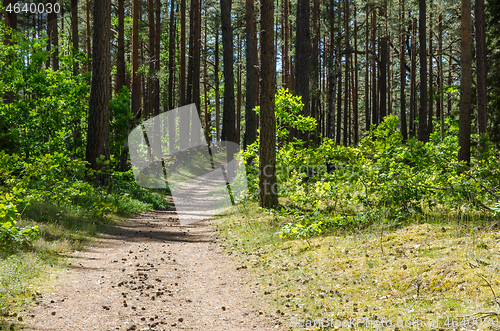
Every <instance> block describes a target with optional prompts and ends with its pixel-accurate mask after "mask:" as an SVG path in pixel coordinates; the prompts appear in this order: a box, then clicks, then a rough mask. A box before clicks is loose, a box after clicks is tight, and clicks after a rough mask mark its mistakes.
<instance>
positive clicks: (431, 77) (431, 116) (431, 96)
mask: <svg viewBox="0 0 500 331" xmlns="http://www.w3.org/2000/svg"><path fill="white" fill-rule="evenodd" d="M432 9H433V8H432V1H431V3H430V12H429V122H428V124H427V130H428V131H429V134H431V133H432V131H433V130H434V125H433V123H432V121H433V120H434V72H433V71H434V68H433V65H432V64H433V56H434V54H433V47H432V43H433V41H432V33H433V32H432V23H433V22H432Z"/></svg>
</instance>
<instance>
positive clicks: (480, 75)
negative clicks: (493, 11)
mask: <svg viewBox="0 0 500 331" xmlns="http://www.w3.org/2000/svg"><path fill="white" fill-rule="evenodd" d="M474 13H475V26H476V99H477V128H478V133H479V143H478V148H479V153H480V154H481V155H483V154H484V153H485V152H486V137H485V134H486V124H487V119H488V111H487V105H488V100H487V97H486V88H487V70H486V19H485V17H484V0H475V10H474Z"/></svg>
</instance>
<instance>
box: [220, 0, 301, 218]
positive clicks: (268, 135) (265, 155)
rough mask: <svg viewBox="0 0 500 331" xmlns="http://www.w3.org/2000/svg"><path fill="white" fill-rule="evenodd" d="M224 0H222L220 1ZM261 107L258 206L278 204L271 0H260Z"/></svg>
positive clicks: (272, 4) (267, 206) (272, 9)
mask: <svg viewBox="0 0 500 331" xmlns="http://www.w3.org/2000/svg"><path fill="white" fill-rule="evenodd" d="M223 1H226V0H222V1H221V2H223ZM299 1H300V0H299ZM260 3H261V29H260V31H261V32H260V40H261V46H260V52H261V53H260V54H261V74H262V80H261V91H262V96H261V106H260V147H259V156H260V164H259V167H260V171H259V172H260V175H259V206H260V207H262V208H268V209H271V208H276V207H277V206H278V185H277V181H276V118H275V115H274V93H275V90H276V65H275V55H274V40H273V39H274V36H273V32H274V1H273V0H261V1H260Z"/></svg>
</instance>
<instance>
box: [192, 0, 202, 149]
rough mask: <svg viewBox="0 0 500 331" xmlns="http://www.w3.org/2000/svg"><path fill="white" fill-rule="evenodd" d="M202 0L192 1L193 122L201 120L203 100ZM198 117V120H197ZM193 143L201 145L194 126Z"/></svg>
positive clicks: (199, 135) (199, 136)
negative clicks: (201, 83)
mask: <svg viewBox="0 0 500 331" xmlns="http://www.w3.org/2000/svg"><path fill="white" fill-rule="evenodd" d="M200 4H201V3H200V0H191V8H192V13H193V25H192V31H191V33H190V35H192V36H193V39H194V40H193V52H192V53H193V66H192V78H191V79H192V81H191V86H192V87H193V97H192V99H193V100H192V102H193V103H194V104H195V105H196V110H197V113H195V112H193V114H192V120H193V123H195V122H194V121H195V120H198V121H199V120H200V118H201V116H200V115H201V100H200V76H201V53H200V52H201V7H200ZM196 116H197V117H198V118H196ZM191 128H192V132H191V136H192V138H191V139H192V141H193V144H196V145H199V144H200V143H201V132H200V131H198V130H197V129H196V125H192V126H191Z"/></svg>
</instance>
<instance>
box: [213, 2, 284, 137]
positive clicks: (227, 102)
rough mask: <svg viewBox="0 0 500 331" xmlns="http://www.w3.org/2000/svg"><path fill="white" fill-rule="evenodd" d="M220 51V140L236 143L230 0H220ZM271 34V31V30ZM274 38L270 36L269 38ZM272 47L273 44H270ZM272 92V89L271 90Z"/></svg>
mask: <svg viewBox="0 0 500 331" xmlns="http://www.w3.org/2000/svg"><path fill="white" fill-rule="evenodd" d="M220 6H221V27H222V51H223V54H222V55H223V60H224V63H223V65H224V70H223V71H224V105H223V115H222V140H223V141H232V142H235V143H238V141H237V140H236V126H235V124H236V123H235V104H234V71H233V62H234V59H233V30H232V28H231V3H230V0H221V2H220ZM271 34H273V32H271ZM272 39H274V38H272V37H271V40H272ZM271 47H272V48H273V49H274V44H272V45H271ZM273 93H274V90H273Z"/></svg>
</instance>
